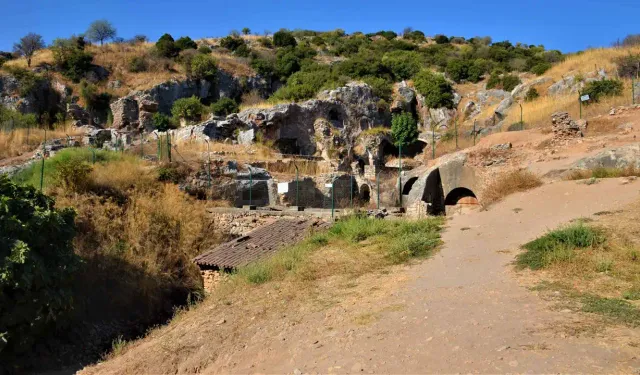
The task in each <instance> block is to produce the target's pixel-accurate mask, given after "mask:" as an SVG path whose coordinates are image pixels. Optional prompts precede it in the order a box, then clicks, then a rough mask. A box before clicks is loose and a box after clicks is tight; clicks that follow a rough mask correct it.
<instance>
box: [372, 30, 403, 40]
mask: <svg viewBox="0 0 640 375" xmlns="http://www.w3.org/2000/svg"><path fill="white" fill-rule="evenodd" d="M375 35H381V36H382V37H384V38H385V39H387V40H392V39H395V38H396V37H397V36H398V34H396V33H395V32H393V31H378V32H377V33H375Z"/></svg>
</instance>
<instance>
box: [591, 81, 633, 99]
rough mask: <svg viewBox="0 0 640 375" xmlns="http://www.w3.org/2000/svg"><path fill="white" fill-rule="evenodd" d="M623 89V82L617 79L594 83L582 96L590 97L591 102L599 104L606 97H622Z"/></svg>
mask: <svg viewBox="0 0 640 375" xmlns="http://www.w3.org/2000/svg"><path fill="white" fill-rule="evenodd" d="M623 87H624V86H623V84H622V81H619V80H617V79H603V80H600V81H592V82H589V83H587V85H586V86H585V87H584V90H583V91H582V95H589V98H590V101H593V102H598V101H599V100H600V99H601V98H602V97H604V96H620V95H622V90H623ZM587 103H588V102H587Z"/></svg>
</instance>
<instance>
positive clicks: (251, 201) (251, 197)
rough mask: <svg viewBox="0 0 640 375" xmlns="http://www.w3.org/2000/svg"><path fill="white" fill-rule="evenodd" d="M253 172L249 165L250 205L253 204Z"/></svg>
mask: <svg viewBox="0 0 640 375" xmlns="http://www.w3.org/2000/svg"><path fill="white" fill-rule="evenodd" d="M252 190H253V172H251V166H249V206H253V196H252Z"/></svg>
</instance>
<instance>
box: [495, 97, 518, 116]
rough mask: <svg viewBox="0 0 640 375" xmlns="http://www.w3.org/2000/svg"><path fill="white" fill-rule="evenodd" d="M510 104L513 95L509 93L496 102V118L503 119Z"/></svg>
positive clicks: (511, 103)
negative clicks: (498, 102)
mask: <svg viewBox="0 0 640 375" xmlns="http://www.w3.org/2000/svg"><path fill="white" fill-rule="evenodd" d="M511 105H513V97H512V96H511V95H510V94H509V95H508V96H507V97H506V98H504V99H503V100H502V101H501V102H500V104H498V108H496V110H495V111H494V113H495V114H496V116H497V117H498V120H504V118H505V117H507V112H508V110H509V108H511Z"/></svg>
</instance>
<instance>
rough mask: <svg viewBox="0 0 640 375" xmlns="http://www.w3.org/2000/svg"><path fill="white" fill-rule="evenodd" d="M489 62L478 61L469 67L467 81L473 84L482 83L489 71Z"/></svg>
mask: <svg viewBox="0 0 640 375" xmlns="http://www.w3.org/2000/svg"><path fill="white" fill-rule="evenodd" d="M489 66H490V64H489V62H488V61H487V60H485V59H476V60H474V61H473V62H472V63H471V64H470V65H469V67H468V70H467V79H468V80H469V81H471V82H473V83H477V82H480V80H481V79H482V76H483V75H484V74H485V73H486V72H487V71H488V70H489Z"/></svg>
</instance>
